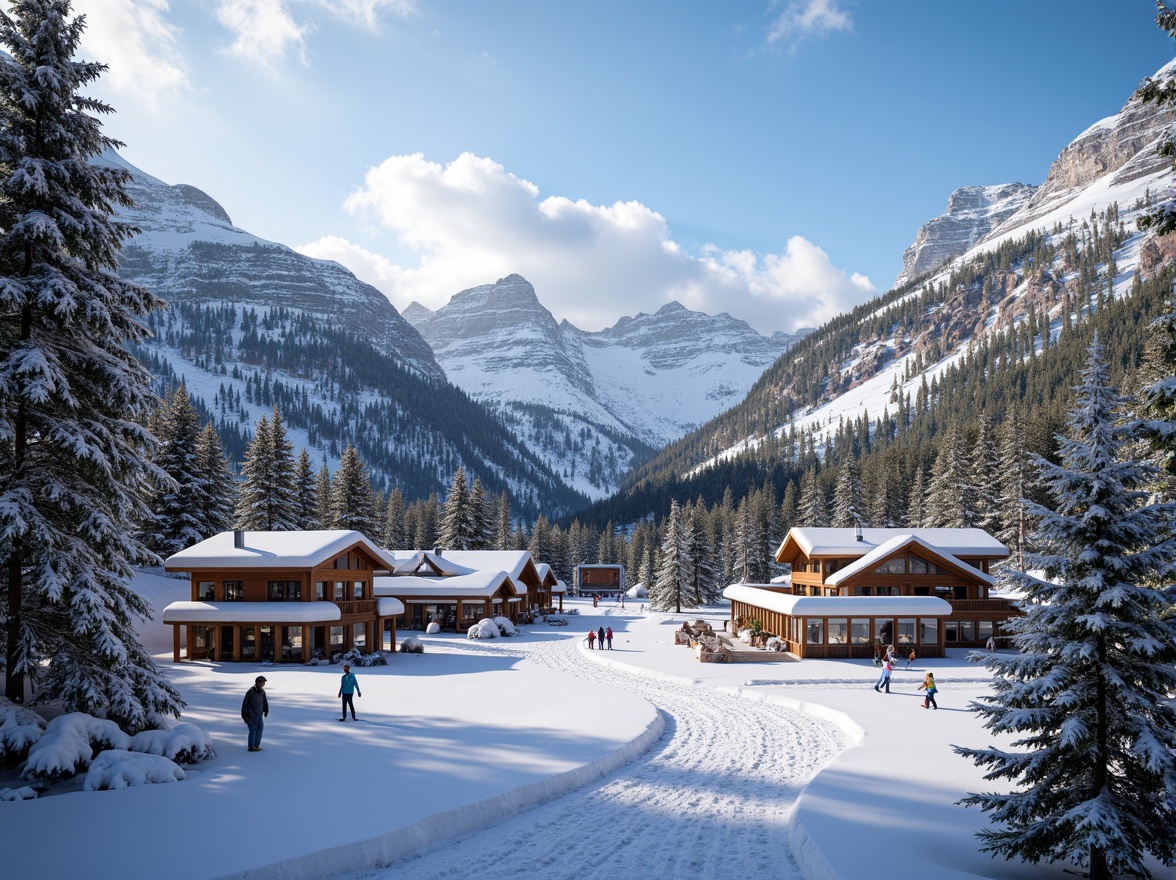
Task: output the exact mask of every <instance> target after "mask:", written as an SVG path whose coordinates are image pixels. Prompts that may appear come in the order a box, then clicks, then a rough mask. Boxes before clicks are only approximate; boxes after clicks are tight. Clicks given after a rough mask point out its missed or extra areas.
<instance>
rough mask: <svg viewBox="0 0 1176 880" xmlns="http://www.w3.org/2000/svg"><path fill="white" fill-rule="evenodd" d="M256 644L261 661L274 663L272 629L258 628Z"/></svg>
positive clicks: (268, 627)
mask: <svg viewBox="0 0 1176 880" xmlns="http://www.w3.org/2000/svg"><path fill="white" fill-rule="evenodd" d="M257 643H258V651H259V652H260V656H261V659H262V660H267V661H269V662H270V663H272V662H273V661H274V628H273V627H272V626H259V627H258V628H257Z"/></svg>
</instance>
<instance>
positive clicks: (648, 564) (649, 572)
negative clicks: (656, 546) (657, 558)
mask: <svg viewBox="0 0 1176 880" xmlns="http://www.w3.org/2000/svg"><path fill="white" fill-rule="evenodd" d="M637 583H639V584H641V586H643V587H645V592H646V595H648V593H649V590H650V587H652V586H653V548H652V547H646V548H645V552H644V553H643V554H642V555H641V567H640V568H639V569H637Z"/></svg>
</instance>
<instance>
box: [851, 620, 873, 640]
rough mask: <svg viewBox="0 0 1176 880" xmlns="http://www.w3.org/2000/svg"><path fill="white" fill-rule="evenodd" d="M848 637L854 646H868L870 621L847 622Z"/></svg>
mask: <svg viewBox="0 0 1176 880" xmlns="http://www.w3.org/2000/svg"><path fill="white" fill-rule="evenodd" d="M849 637H850V638H851V639H852V640H853V643H854V644H855V645H868V644H870V621H869V620H868V619H866V620H862V619H857V620H851V621H850V622H849Z"/></svg>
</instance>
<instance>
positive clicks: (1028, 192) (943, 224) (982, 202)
mask: <svg viewBox="0 0 1176 880" xmlns="http://www.w3.org/2000/svg"><path fill="white" fill-rule="evenodd" d="M1036 191H1037V187H1035V186H1029V185H1028V184H1024V183H1005V184H1000V185H999V186H965V187H961V188H960V189H957V190H956V191H955V192H953V193H952V194H951V196H950V198H948V200H947V213H945V214H943V215H941V216H939V217H936V218H935V219H933V220H929V221H928V222H927V223H925V224H923V226H922V227H921V228H920V229H919V231H918V233H917V234H916V235H915V241H914V244H912V245H911V246H910V247H909V248H907V249H906V251H904V252H903V255H902V272H900V273H899V275H898V277H897V278H896V279H895V280H894V286H895V287H901V286H902V285H903V284H906V283H907V282H908V281H911V280H912V279H915V278H918V277H919V276H920V275H925V274H926V273H928V272H931V271H933V270H935V269H938V268H939V267H940V266H942V265H943V264H944V263H946V262H947V261H948V260H950V259H951V258H952V257H956V256H959V255H960V254H962V253H964V252H965V251H966V250H968V249H969V248H971V247H972V246H973V245H975V244H977V243H979V242H980V241H982V240H983V239H984V238H985V237H986V236H987V235H988V234H989V233H990V232H992V230H993V229H995V228H997V227H998V226H1000V224H1001V223H1003V222H1004V221H1005V220H1006V219H1008V218H1009V217H1010V216H1012V215H1013V214H1014V213H1016V212H1017V211H1019V210H1020V209H1021V208H1022V207H1023V206H1024V205H1025V204H1026V203H1027V202H1028V201H1029V200H1030V198H1032V196H1033V194H1034V193H1035V192H1036Z"/></svg>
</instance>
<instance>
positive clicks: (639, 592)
mask: <svg viewBox="0 0 1176 880" xmlns="http://www.w3.org/2000/svg"><path fill="white" fill-rule="evenodd" d="M625 597H626V598H628V599H648V598H649V590H647V589H645V584H634V585H633V586H632V587H630V588H629V589H628V590H626V591H625Z"/></svg>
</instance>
